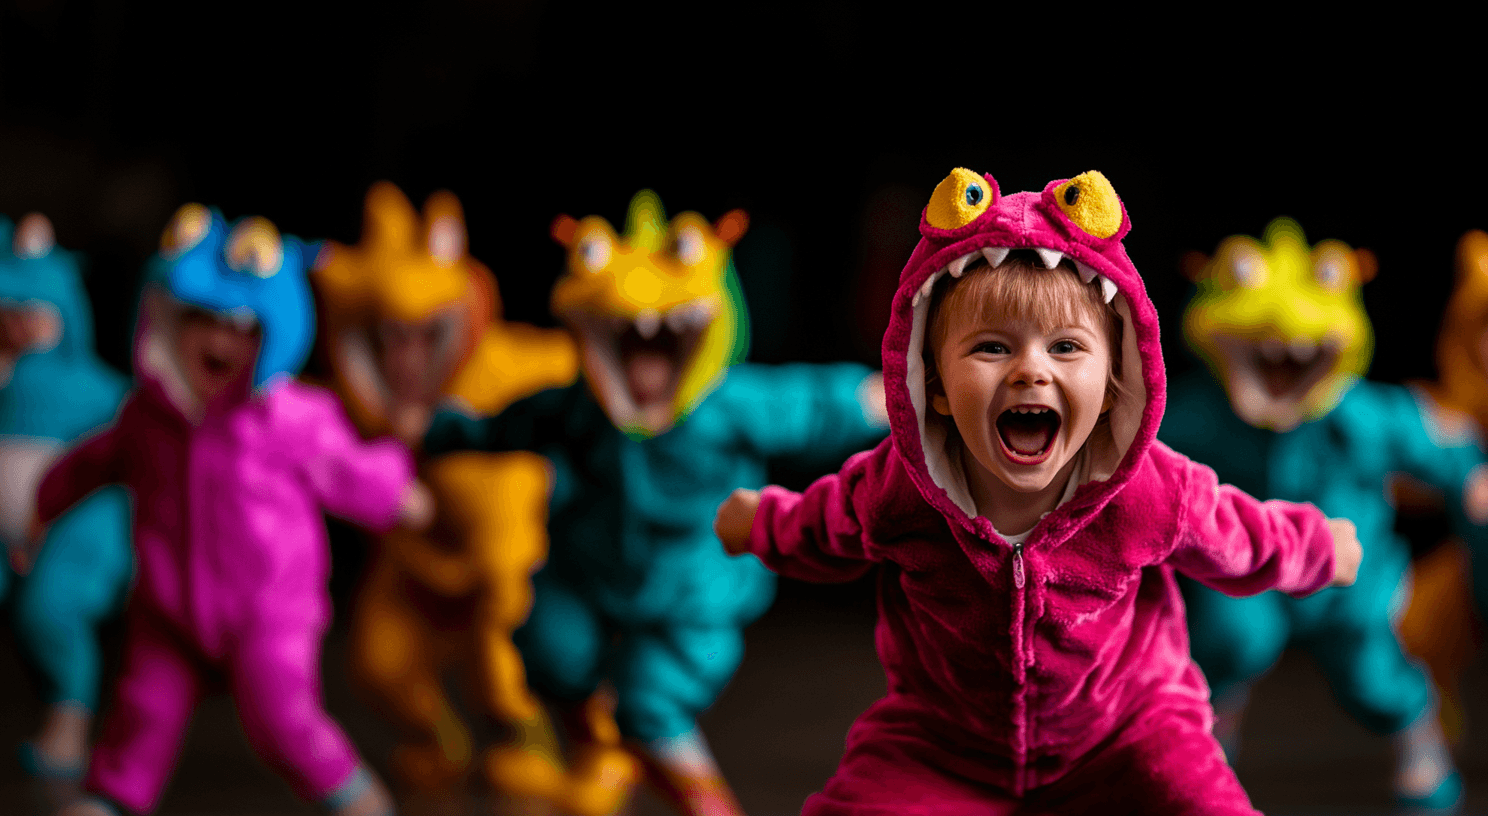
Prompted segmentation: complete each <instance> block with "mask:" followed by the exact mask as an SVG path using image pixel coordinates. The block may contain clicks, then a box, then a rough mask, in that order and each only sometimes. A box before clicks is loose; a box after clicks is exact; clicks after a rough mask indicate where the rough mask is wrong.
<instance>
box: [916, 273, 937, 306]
mask: <svg viewBox="0 0 1488 816" xmlns="http://www.w3.org/2000/svg"><path fill="white" fill-rule="evenodd" d="M944 271H945V270H944V269H942V270H940V272H936V273H935V274H933V275H931V276H930V277H928V278H926V279H925V282H924V283H922V284H920V291H918V292H916V293H915V296H914V305H915V306H918V305H920V300H921V299H923V298H927V297H930V290H932V289H934V288H935V281H936V279H937V278H939V277H940V274H941V272H944Z"/></svg>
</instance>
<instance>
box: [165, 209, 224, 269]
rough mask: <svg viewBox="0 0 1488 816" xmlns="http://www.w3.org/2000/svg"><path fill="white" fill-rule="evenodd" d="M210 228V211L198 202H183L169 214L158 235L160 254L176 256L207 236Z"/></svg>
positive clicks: (170, 256)
mask: <svg viewBox="0 0 1488 816" xmlns="http://www.w3.org/2000/svg"><path fill="white" fill-rule="evenodd" d="M211 228H212V213H211V211H209V210H208V209H207V208H206V207H203V206H202V205H200V204H185V205H182V207H181V209H179V210H176V214H175V215H174V216H171V220H170V223H169V224H167V225H166V226H165V232H164V233H162V234H161V236H160V254H161V255H164V256H165V257H167V258H178V257H180V256H181V255H182V254H183V253H185V252H186V250H188V249H191V248H192V247H194V246H196V245H197V244H199V243H201V240H202V239H203V238H205V237H207V232H208V231H210V230H211Z"/></svg>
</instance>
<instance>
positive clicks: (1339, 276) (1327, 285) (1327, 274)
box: [1312, 241, 1365, 292]
mask: <svg viewBox="0 0 1488 816" xmlns="http://www.w3.org/2000/svg"><path fill="white" fill-rule="evenodd" d="M1312 276H1313V278H1315V279H1316V280H1317V282H1318V285H1319V286H1321V287H1323V288H1324V289H1328V290H1330V291H1334V292H1337V291H1339V290H1341V289H1343V288H1345V287H1346V286H1348V284H1349V283H1351V282H1353V281H1354V280H1359V281H1360V282H1362V281H1363V279H1364V277H1365V276H1364V274H1363V270H1362V269H1356V268H1355V264H1354V258H1353V253H1352V252H1351V251H1350V250H1349V248H1348V245H1347V244H1344V243H1342V242H1341V241H1322V242H1320V243H1319V244H1318V245H1317V246H1316V247H1315V248H1314V249H1313V251H1312Z"/></svg>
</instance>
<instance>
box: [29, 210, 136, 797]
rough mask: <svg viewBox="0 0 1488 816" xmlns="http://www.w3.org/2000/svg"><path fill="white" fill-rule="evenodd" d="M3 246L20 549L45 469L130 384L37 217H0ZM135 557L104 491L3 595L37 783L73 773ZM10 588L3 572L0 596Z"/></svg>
mask: <svg viewBox="0 0 1488 816" xmlns="http://www.w3.org/2000/svg"><path fill="white" fill-rule="evenodd" d="M0 247H3V249H0V474H3V478H0V534H3V535H4V537H5V540H6V542H7V544H8V545H10V546H17V545H21V544H23V543H25V541H26V537H27V535H28V532H29V530H30V529H31V524H32V521H33V508H34V506H35V504H36V485H37V483H38V482H39V481H40V479H41V475H42V473H44V472H45V470H46V467H47V465H48V464H50V462H51V461H52V459H53V458H54V457H55V456H56V455H57V454H58V453H59V452H60V451H61V449H62V448H63V447H65V446H66V444H67V443H69V442H71V441H73V440H75V439H78V438H79V437H82V436H85V435H87V434H88V433H89V432H91V431H93V430H95V429H97V428H99V427H100V426H102V425H105V424H107V423H108V422H109V420H111V419H113V416H114V413H115V412H116V411H117V410H118V408H119V403H120V402H121V401H122V400H123V398H124V394H125V392H126V391H127V390H128V388H129V383H128V381H127V380H126V379H125V378H124V377H123V376H122V375H121V374H119V373H118V372H116V371H114V370H113V369H112V368H110V367H109V366H108V365H107V364H106V363H104V362H103V361H102V360H101V359H99V357H98V355H97V353H96V352H95V351H94V348H93V316H92V310H91V308H90V307H89V305H88V295H87V292H86V291H85V290H84V289H83V281H82V275H81V271H80V266H79V262H78V258H77V256H75V255H74V254H73V253H71V252H68V251H67V250H65V249H62V248H60V247H57V246H56V245H55V240H54V236H53V233H52V226H51V223H50V222H49V221H47V219H46V217H45V216H42V215H40V214H32V215H29V216H27V217H26V218H24V219H22V220H21V222H20V224H19V225H18V226H17V227H16V228H15V229H14V231H13V234H12V229H11V224H10V222H9V221H8V220H6V219H5V218H3V217H0ZM132 560H133V559H132V555H131V553H130V549H129V504H128V499H127V497H126V496H125V495H124V492H123V491H122V490H120V489H118V488H111V489H109V490H104V491H100V492H99V493H97V494H96V495H94V496H93V497H91V498H90V499H88V500H87V501H86V502H83V503H82V504H80V505H78V506H77V507H76V508H75V509H74V510H72V512H70V513H68V514H67V515H66V516H63V517H62V519H61V520H59V521H58V522H57V523H56V524H55V525H53V526H52V528H51V529H50V531H49V532H48V536H47V546H46V555H45V556H44V557H43V558H41V560H40V561H38V562H37V563H36V564H35V566H34V568H33V569H31V570H30V574H29V576H28V577H26V578H24V579H22V580H20V581H18V582H17V583H16V584H15V585H14V586H12V587H10V588H9V589H10V590H11V591H12V593H13V596H14V607H13V613H14V619H15V628H16V636H17V639H18V641H19V642H20V645H21V647H22V649H23V650H24V653H25V655H26V657H27V658H28V659H29V662H30V663H31V664H32V665H34V666H35V668H36V669H37V670H38V673H39V676H40V677H41V679H42V681H43V683H44V688H43V692H42V699H43V701H44V702H45V703H46V705H47V713H46V718H45V721H44V723H43V725H42V729H41V732H40V733H39V734H38V735H37V736H36V738H35V739H34V740H33V741H30V742H27V743H24V744H23V745H22V746H21V762H22V764H23V765H24V766H25V767H26V770H27V771H28V772H30V773H31V774H32V775H34V776H39V777H43V778H50V779H77V778H80V777H81V776H82V773H83V768H84V765H85V763H86V761H87V735H88V726H89V724H90V722H91V720H92V716H93V712H94V711H96V710H97V709H98V687H99V680H100V678H99V673H100V671H101V670H102V666H101V663H102V659H101V653H100V649H99V644H98V633H97V629H98V626H99V624H101V623H102V622H103V621H104V620H105V619H107V618H109V617H112V616H113V615H114V614H116V613H117V612H118V611H119V610H120V609H121V608H122V607H123V603H124V597H125V595H126V594H127V590H128V585H129V577H130V565H131V562H132ZM18 566H19V565H18ZM9 580H10V576H9V574H8V572H7V570H4V569H0V598H3V597H4V596H5V595H6V594H7V583H9Z"/></svg>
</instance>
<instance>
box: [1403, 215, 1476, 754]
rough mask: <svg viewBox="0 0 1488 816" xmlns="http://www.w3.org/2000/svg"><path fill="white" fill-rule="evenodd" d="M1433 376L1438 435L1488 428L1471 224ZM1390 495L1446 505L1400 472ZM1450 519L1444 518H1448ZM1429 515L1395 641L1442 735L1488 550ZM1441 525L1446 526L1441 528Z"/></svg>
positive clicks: (1471, 631)
mask: <svg viewBox="0 0 1488 816" xmlns="http://www.w3.org/2000/svg"><path fill="white" fill-rule="evenodd" d="M1436 369H1437V380H1436V381H1435V382H1426V383H1421V384H1420V390H1421V391H1423V392H1424V393H1422V395H1421V396H1422V398H1423V400H1424V401H1425V404H1426V406H1427V408H1428V409H1430V412H1431V416H1432V417H1433V419H1434V424H1435V427H1437V428H1438V429H1439V432H1440V433H1441V434H1442V435H1443V436H1447V437H1453V438H1459V439H1474V440H1476V441H1477V443H1478V444H1479V445H1480V446H1481V445H1482V444H1483V439H1484V429H1485V428H1488V424H1485V423H1488V234H1485V233H1483V232H1482V231H1481V230H1471V231H1469V232H1467V233H1466V234H1464V235H1463V236H1462V238H1461V240H1459V241H1458V242H1457V257H1456V284H1455V287H1454V289H1453V292H1452V297H1451V300H1450V301H1448V303H1447V309H1446V313H1445V315H1443V318H1442V325H1441V332H1440V334H1439V335H1438V337H1437V345H1436ZM1395 487H1396V489H1395V501H1396V503H1397V504H1398V505H1399V506H1400V507H1401V509H1402V511H1404V512H1413V513H1415V514H1417V515H1418V516H1422V517H1425V518H1427V519H1430V518H1432V517H1434V516H1435V517H1439V516H1441V515H1442V513H1443V512H1445V511H1447V510H1448V509H1449V507H1448V506H1445V505H1444V503H1443V502H1442V498H1441V495H1440V494H1439V493H1436V492H1435V491H1432V490H1431V489H1430V488H1429V486H1427V485H1423V484H1421V483H1420V482H1418V481H1415V480H1411V479H1401V480H1399V481H1398V482H1397V484H1396V486H1395ZM1449 521H1450V520H1449ZM1439 527H1440V525H1433V524H1432V523H1431V522H1430V521H1427V522H1426V523H1424V524H1420V525H1418V526H1417V528H1416V529H1417V530H1418V531H1419V532H1420V533H1423V534H1424V536H1425V538H1426V539H1427V540H1424V541H1418V542H1415V543H1416V544H1418V545H1419V550H1420V553H1419V557H1418V558H1417V559H1416V561H1415V569H1414V583H1413V592H1412V594H1411V602H1410V606H1409V607H1408V608H1407V610H1406V613H1405V617H1404V618H1403V619H1402V620H1401V623H1400V635H1401V641H1402V642H1403V643H1404V644H1405V646H1406V649H1407V650H1408V651H1409V652H1410V653H1411V654H1412V655H1415V656H1416V657H1418V658H1420V659H1421V660H1422V661H1423V662H1424V663H1425V664H1426V666H1427V667H1428V669H1429V670H1430V672H1431V676H1432V679H1433V680H1434V681H1435V683H1436V685H1437V688H1439V689H1440V690H1441V699H1442V706H1441V718H1442V724H1443V726H1444V730H1445V732H1446V734H1447V736H1448V738H1449V739H1451V740H1452V741H1453V742H1454V743H1460V742H1462V741H1464V740H1466V739H1467V738H1468V735H1469V728H1468V722H1467V719H1466V716H1467V714H1466V706H1465V705H1464V704H1463V702H1462V689H1461V677H1462V674H1463V672H1464V671H1465V670H1466V668H1467V665H1468V663H1469V662H1470V661H1471V660H1472V658H1473V656H1474V654H1475V653H1476V651H1477V648H1476V647H1477V643H1478V641H1479V639H1480V636H1479V630H1480V628H1481V617H1480V615H1479V614H1477V613H1475V612H1474V604H1473V600H1472V599H1473V593H1474V592H1475V591H1477V592H1478V593H1479V602H1478V604H1477V608H1478V609H1482V608H1483V604H1484V600H1483V596H1482V591H1481V590H1480V589H1477V588H1479V587H1484V586H1488V584H1485V580H1488V572H1485V571H1488V552H1483V551H1481V550H1479V551H1476V552H1471V551H1469V548H1468V543H1470V542H1464V541H1463V540H1462V539H1461V538H1458V537H1445V538H1444V537H1443V536H1442V535H1441V534H1440V533H1441V532H1442V531H1441V530H1439V529H1438V528H1439ZM1445 532H1448V533H1450V532H1452V530H1450V529H1448V530H1446V531H1445Z"/></svg>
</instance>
